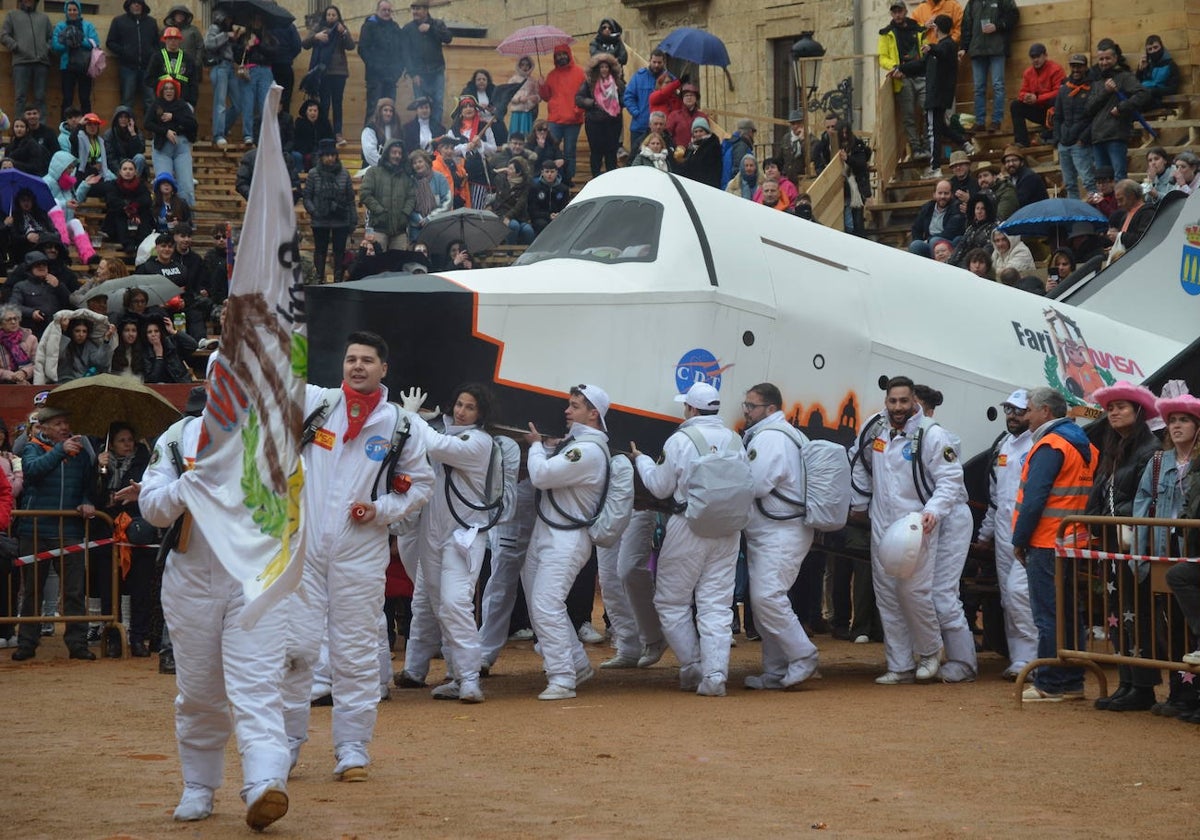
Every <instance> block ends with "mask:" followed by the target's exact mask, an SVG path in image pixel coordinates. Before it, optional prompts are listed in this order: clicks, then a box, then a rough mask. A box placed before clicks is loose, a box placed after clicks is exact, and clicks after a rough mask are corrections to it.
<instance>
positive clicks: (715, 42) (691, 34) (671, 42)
mask: <svg viewBox="0 0 1200 840" xmlns="http://www.w3.org/2000/svg"><path fill="white" fill-rule="evenodd" d="M658 48H659V49H660V50H662V51H663V52H665V53H666V54H667V55H669V56H671V58H678V59H682V60H684V61H690V62H692V63H693V64H712V65H716V66H717V67H728V66H729V50H727V49H725V43H724V42H723V41H722V40H721V39H720V38H718V37H717V36H716V35H713V34H712V33H710V32H705V31H704V30H703V29H693V28H692V27H690V26H681V27H680V28H679V29H676V30H675V31H674V32H672V33H670V34H669V35H667V37H666V38H663V39H662V43H661V44H659V45H658Z"/></svg>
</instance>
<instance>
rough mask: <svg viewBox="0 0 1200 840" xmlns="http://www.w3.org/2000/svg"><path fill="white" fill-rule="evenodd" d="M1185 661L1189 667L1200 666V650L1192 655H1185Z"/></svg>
mask: <svg viewBox="0 0 1200 840" xmlns="http://www.w3.org/2000/svg"><path fill="white" fill-rule="evenodd" d="M1183 661H1184V662H1186V663H1187V664H1189V665H1200V650H1194V651H1192V652H1191V653H1185V654H1184V655H1183Z"/></svg>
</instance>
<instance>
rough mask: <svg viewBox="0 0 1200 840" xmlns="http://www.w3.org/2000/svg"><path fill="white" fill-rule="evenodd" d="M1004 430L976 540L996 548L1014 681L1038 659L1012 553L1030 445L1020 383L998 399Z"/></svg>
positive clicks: (1025, 585) (1021, 576) (1021, 573)
mask: <svg viewBox="0 0 1200 840" xmlns="http://www.w3.org/2000/svg"><path fill="white" fill-rule="evenodd" d="M1000 407H1001V408H1003V409H1004V427H1005V429H1007V431H1006V432H1005V433H1004V434H1002V435H1001V436H1000V438H999V439H998V440H997V441H996V443H995V444H994V445H993V446H992V453H991V465H990V467H989V469H988V507H987V513H985V514H984V515H983V523H982V524H981V525H980V526H979V542H981V543H984V544H991V545H994V546H995V550H996V582H997V583H998V584H999V586H1000V604H1001V606H1003V607H1004V635H1005V637H1007V639H1008V659H1009V666H1008V667H1007V668H1005V669H1004V678H1005V679H1006V680H1009V681H1012V680H1015V679H1016V678H1017V674H1019V673H1021V669H1023V668H1024V667H1025V666H1026V665H1028V664H1029V663H1030V662H1031V661H1032V660H1033V659H1036V658H1037V626H1036V625H1034V623H1033V611H1032V610H1031V609H1030V607H1029V576H1028V575H1027V574H1026V573H1025V567H1024V566H1023V565H1021V564H1020V563H1018V562H1017V561H1016V558H1015V557H1014V556H1013V545H1012V526H1013V513H1014V511H1015V510H1016V506H1017V488H1018V487H1020V486H1021V468H1022V467H1024V466H1025V459H1026V458H1027V457H1029V450H1030V449H1031V448H1032V447H1033V436H1032V435H1031V434H1030V431H1029V400H1028V393H1027V392H1026V390H1025V389H1024V388H1018V389H1017V390H1015V391H1013V392H1012V394H1010V395H1009V397H1008V399H1006V400H1005V401H1004V402H1002V403H1000Z"/></svg>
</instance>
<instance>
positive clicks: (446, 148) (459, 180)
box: [433, 134, 471, 210]
mask: <svg viewBox="0 0 1200 840" xmlns="http://www.w3.org/2000/svg"><path fill="white" fill-rule="evenodd" d="M436 144H437V157H435V158H434V159H433V171H434V172H440V173H442V177H444V178H445V179H446V182H447V183H448V184H449V185H450V195H452V196H453V197H454V201H453V204H454V209H455V210H458V209H460V208H462V207H470V206H471V185H470V183H468V180H467V166H466V164H465V163H463V159H462V158H460V157H457V156H456V155H455V153H454V144H455V139H454V138H453V137H452V136H450V135H449V134H447V135H444V136H442V137H439V138H438V139H437V141H436Z"/></svg>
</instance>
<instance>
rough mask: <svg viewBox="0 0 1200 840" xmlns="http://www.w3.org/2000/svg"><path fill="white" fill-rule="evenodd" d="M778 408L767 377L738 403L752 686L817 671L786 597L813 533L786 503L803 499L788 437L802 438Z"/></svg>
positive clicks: (795, 680)
mask: <svg viewBox="0 0 1200 840" xmlns="http://www.w3.org/2000/svg"><path fill="white" fill-rule="evenodd" d="M782 406H783V395H782V394H781V393H780V392H779V388H777V387H776V386H775V385H773V384H771V383H770V382H764V383H762V384H760V385H755V386H754V387H753V388H751V389H750V390H749V391H747V392H746V401H745V402H743V403H742V416H743V417H744V418H745V420H746V433H745V443H746V453H747V457H748V458H749V459H750V474H751V475H752V476H754V498H755V505H754V509H753V510H752V511H751V512H750V522H749V524H748V525H747V526H746V531H745V533H746V566H747V569H748V570H749V572H750V603H751V607H752V608H753V611H754V626H755V628H756V629H757V630H758V632H759V633H760V634H761V635H762V664H763V670H762V673H761V674H751V675H750V676H748V677H746V679H745V683H744V684H745V686H746V688H749V689H756V690H761V689H789V688H798V687H799V686H800V684H801V683H802V682H804V680H806V679H808V678H809V677H811V676H812V675H813V672H814V671H816V670H817V648H816V646H815V645H814V644H813V643H812V641H811V640H810V639H809V638H808V634H807V633H805V632H804V627H803V625H801V624H800V619H799V618H797V617H796V613H795V611H794V610H793V609H792V603H791V601H790V600H789V599H788V590H789V589H791V588H792V585H793V584H794V583H795V582H796V577H797V576H798V575H799V574H800V566H801V565H802V564H803V563H804V558H805V557H806V556H808V550H809V548H811V547H812V543H813V536H814V534H813V529H812V528H810V527H809V526H808V525H807V524H805V522H804V520H803V518H801V517H800V516H799V511H798V510H797V508H796V506H795V505H794V504H791V503H790V502H788V501H786V499H802V498H803V497H804V486H803V479H802V475H801V465H800V449H799V447H797V446H796V443H795V442H794V440H793V437H801V438H802V439H803V436H802V435H801V433H800V431H799V430H798V429H795V428H794V427H792V426H791V424H790V423H788V420H787V417H786V416H785V415H784V413H783V411H782ZM780 496H783V497H784V498H780ZM760 506H761V507H760ZM764 511H765V513H764Z"/></svg>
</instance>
